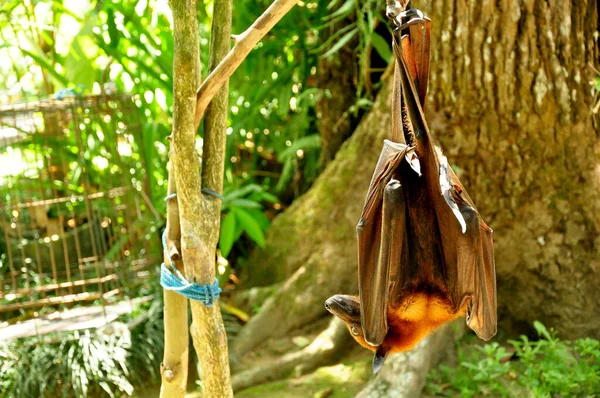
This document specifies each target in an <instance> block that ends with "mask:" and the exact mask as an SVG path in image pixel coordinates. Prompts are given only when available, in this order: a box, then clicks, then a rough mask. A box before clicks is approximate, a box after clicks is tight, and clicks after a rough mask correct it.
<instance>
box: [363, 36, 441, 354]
mask: <svg viewBox="0 0 600 398" xmlns="http://www.w3.org/2000/svg"><path fill="white" fill-rule="evenodd" d="M429 27H430V25H429V24H427V25H425V26H424V27H423V28H415V29H418V32H419V37H418V38H416V39H415V40H414V45H415V48H416V49H417V55H416V57H414V56H413V54H414V50H413V48H412V47H411V42H410V41H408V40H407V41H405V42H404V43H403V44H404V45H405V47H404V58H403V59H404V63H405V65H404V66H403V65H402V64H401V62H402V59H401V58H399V57H396V59H395V62H396V65H395V72H394V93H393V97H392V141H393V142H391V141H385V143H384V148H383V150H382V153H381V156H380V158H379V162H378V163H377V167H376V169H375V172H374V174H373V179H372V180H371V184H370V186H369V192H368V194H367V200H366V203H365V206H364V209H363V213H362V215H361V219H360V221H359V224H358V226H357V232H358V253H359V254H358V275H359V294H360V306H361V324H362V327H363V333H364V336H365V340H366V341H367V342H368V343H370V344H372V345H380V344H381V343H382V342H383V340H384V338H385V336H386V334H387V330H388V325H387V308H388V304H392V305H394V304H396V300H397V299H398V297H395V293H394V294H392V297H390V292H396V288H398V289H400V288H401V283H402V279H405V278H403V277H405V276H406V274H407V270H406V269H402V265H403V264H404V263H406V261H403V259H402V258H403V255H404V257H405V258H406V253H405V251H406V250H407V244H406V240H407V231H406V210H405V209H406V204H405V198H404V192H403V187H402V186H401V184H400V182H399V181H398V180H396V179H393V175H394V172H395V171H396V169H397V168H398V166H399V164H400V162H401V161H402V159H406V160H407V162H408V165H409V166H410V167H411V168H413V170H414V171H415V172H416V173H418V174H420V163H419V160H418V157H417V156H416V154H415V150H414V148H413V147H410V146H407V145H406V144H405V142H406V140H405V133H404V131H405V129H406V128H409V127H407V126H405V124H407V123H410V121H409V120H410V116H411V115H410V114H409V113H408V109H409V108H408V107H407V104H406V102H405V101H404V98H405V96H404V95H402V91H403V87H402V85H403V81H402V76H401V73H402V70H403V68H409V69H410V72H409V75H410V77H409V79H410V80H412V83H413V84H416V85H418V86H419V91H420V93H422V96H420V97H419V99H418V101H419V102H421V105H422V101H424V100H425V94H426V91H427V80H428V74H429V35H430V33H429V30H428V28H429ZM416 31H417V30H415V32H416ZM413 117H414V116H413ZM410 137H411V139H410V140H411V142H412V140H413V137H412V136H410ZM406 265H407V266H408V264H406Z"/></svg>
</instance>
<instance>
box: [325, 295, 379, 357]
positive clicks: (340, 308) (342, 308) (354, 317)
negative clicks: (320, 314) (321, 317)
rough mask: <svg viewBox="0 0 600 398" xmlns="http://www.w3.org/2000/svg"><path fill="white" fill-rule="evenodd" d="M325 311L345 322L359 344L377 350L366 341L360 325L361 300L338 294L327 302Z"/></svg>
mask: <svg viewBox="0 0 600 398" xmlns="http://www.w3.org/2000/svg"><path fill="white" fill-rule="evenodd" d="M325 309H327V311H329V312H331V313H332V314H333V315H335V316H337V317H338V318H340V319H341V320H342V321H344V323H345V324H346V326H347V327H348V330H349V331H350V334H351V335H352V337H353V338H354V340H356V342H357V343H358V344H360V345H361V346H363V347H365V348H368V349H369V350H371V351H374V350H375V349H376V348H377V347H373V346H372V345H370V344H369V343H367V342H366V340H365V335H364V334H363V329H362V325H361V323H360V299H359V298H358V297H356V296H348V295H345V294H336V295H335V296H332V297H329V298H328V299H327V301H325Z"/></svg>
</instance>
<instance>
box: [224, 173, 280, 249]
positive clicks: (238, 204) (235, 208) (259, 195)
mask: <svg viewBox="0 0 600 398" xmlns="http://www.w3.org/2000/svg"><path fill="white" fill-rule="evenodd" d="M263 202H270V203H277V202H278V200H277V197H275V196H274V195H271V194H270V193H268V192H266V191H265V190H264V188H263V187H261V186H259V185H256V184H248V185H246V186H243V187H240V188H229V189H226V190H225V192H224V193H223V205H222V214H223V219H222V221H221V233H220V236H219V249H220V250H221V255H222V256H223V257H227V256H228V255H229V253H230V252H231V249H232V248H233V245H234V244H235V242H237V241H238V240H239V239H240V238H241V236H242V233H244V232H245V233H246V234H247V236H248V237H249V238H250V239H251V240H252V241H253V242H255V243H256V244H257V245H259V246H261V247H262V246H264V244H265V235H264V231H266V229H267V228H268V227H269V225H270V221H269V219H268V218H267V216H265V214H264V212H263V210H262V207H263V205H262V203H263Z"/></svg>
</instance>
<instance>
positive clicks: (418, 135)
mask: <svg viewBox="0 0 600 398" xmlns="http://www.w3.org/2000/svg"><path fill="white" fill-rule="evenodd" d="M410 28H412V26H411V27H409V29H410ZM411 34H412V33H411ZM413 47H414V40H412V38H410V39H409V38H408V37H407V36H406V35H405V36H403V37H400V32H399V31H397V32H395V35H394V52H395V54H396V58H397V60H398V61H399V65H400V66H401V68H399V71H398V75H399V78H400V79H401V87H402V97H403V98H402V105H403V106H405V107H406V116H407V118H405V119H404V120H403V129H404V133H405V136H406V135H408V136H409V137H410V136H412V137H414V142H413V141H411V140H410V139H407V141H408V142H409V143H410V144H414V145H415V146H416V154H417V155H418V157H419V162H420V164H421V167H422V172H423V178H425V181H426V184H427V186H428V190H429V196H430V198H431V201H432V204H433V207H434V208H435V213H436V217H437V223H438V228H439V231H440V237H441V241H442V242H441V243H442V252H443V258H444V264H443V268H444V269H443V270H442V271H443V275H444V283H445V285H446V287H447V289H448V292H449V294H450V295H451V298H452V301H453V304H454V306H455V310H458V309H460V308H461V307H462V306H463V305H465V303H468V304H469V310H468V314H467V323H468V325H469V327H471V328H472V329H473V330H474V331H475V332H476V333H477V335H478V336H479V337H481V338H483V339H489V338H491V337H492V336H493V335H494V334H495V332H496V279H495V265H494V254H493V238H492V230H491V229H490V228H489V227H488V226H487V225H486V224H485V222H484V221H483V219H482V218H481V216H480V215H479V213H478V212H477V210H476V208H475V206H474V204H473V202H472V200H471V198H470V197H469V195H468V194H467V192H466V190H465V189H464V187H463V186H462V184H461V183H460V181H459V180H458V177H457V176H456V175H455V174H454V172H453V171H452V169H451V168H450V167H449V165H448V163H447V160H446V158H445V157H444V156H442V155H441V153H440V152H439V151H438V150H436V148H435V146H434V144H433V139H432V137H431V135H430V132H429V129H428V127H427V122H426V121H425V117H424V114H423V107H422V103H421V101H420V92H419V90H417V87H418V86H417V85H418V84H419V80H418V77H419V76H418V72H417V73H416V74H415V70H416V71H418V70H419V68H416V67H415V66H414V65H411V64H412V63H413V62H414V59H415V57H412V59H411V57H410V56H407V57H405V54H410V53H411V51H414V48H413ZM415 76H416V77H417V79H415V78H414V77H415Z"/></svg>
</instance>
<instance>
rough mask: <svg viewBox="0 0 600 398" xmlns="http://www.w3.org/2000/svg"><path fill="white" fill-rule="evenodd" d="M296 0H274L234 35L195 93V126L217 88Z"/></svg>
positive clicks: (197, 124) (198, 124)
mask: <svg viewBox="0 0 600 398" xmlns="http://www.w3.org/2000/svg"><path fill="white" fill-rule="evenodd" d="M297 2H298V0H275V1H274V2H273V3H272V4H271V5H270V6H269V8H267V10H266V11H265V12H264V13H263V14H262V15H261V16H260V17H258V19H257V20H256V21H254V23H253V24H252V25H251V26H250V27H249V28H248V29H246V30H245V31H244V32H243V33H242V34H239V35H237V36H234V37H233V39H234V40H235V46H234V47H233V49H232V50H231V51H229V53H228V54H227V56H226V57H225V58H224V59H223V61H221V62H220V63H219V65H218V66H217V67H216V68H215V69H214V70H213V71H212V72H211V73H210V75H208V77H207V78H206V80H205V81H204V83H202V85H201V86H200V88H199V89H198V92H197V93H196V99H197V102H196V120H195V126H196V128H198V126H200V120H202V116H204V112H205V111H206V108H207V107H208V104H209V103H210V101H211V100H212V98H213V97H214V96H215V94H216V93H217V91H218V90H219V88H220V87H221V86H222V85H223V84H224V83H225V82H226V81H227V80H228V79H229V78H230V77H231V75H232V74H233V72H235V70H236V69H237V68H238V67H239V66H240V64H241V63H242V61H243V60H244V59H245V58H246V57H247V56H248V54H250V51H252V49H253V48H254V46H256V44H257V43H258V42H259V41H260V39H262V38H263V37H264V36H265V35H266V34H267V33H268V32H269V31H270V30H271V29H272V28H273V26H275V25H276V24H277V22H279V20H280V19H281V18H282V17H283V16H284V15H285V14H287V12H288V11H289V10H291V8H292V7H293V6H294V5H295V4H296V3H297Z"/></svg>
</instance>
